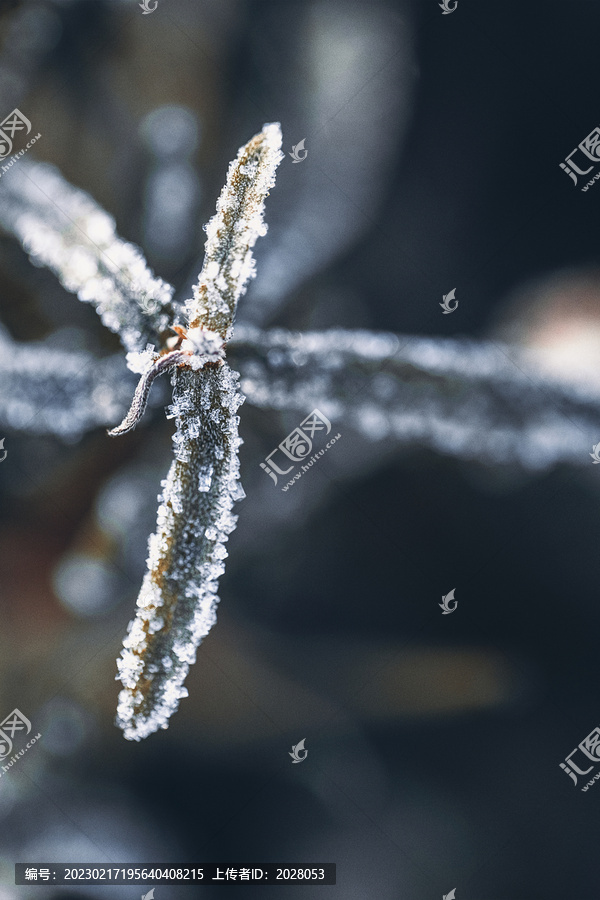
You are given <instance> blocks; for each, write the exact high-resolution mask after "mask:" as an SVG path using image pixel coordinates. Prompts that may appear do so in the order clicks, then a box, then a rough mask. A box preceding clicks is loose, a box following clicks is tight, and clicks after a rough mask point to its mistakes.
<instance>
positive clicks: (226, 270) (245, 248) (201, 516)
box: [111, 124, 283, 741]
mask: <svg viewBox="0 0 600 900" xmlns="http://www.w3.org/2000/svg"><path fill="white" fill-rule="evenodd" d="M280 146H281V130H280V127H279V125H277V124H270V125H265V126H264V128H263V130H262V131H261V132H260V134H257V135H255V137H253V138H252V139H251V140H250V141H249V142H248V144H246V146H245V147H242V148H241V150H240V151H239V152H238V156H237V159H236V160H235V161H234V162H233V163H232V164H231V165H230V167H229V172H228V176H227V184H226V185H225V188H224V189H223V191H222V193H221V196H220V198H219V201H218V204H217V214H216V216H214V217H213V219H211V221H210V223H209V225H208V226H207V235H208V239H207V241H206V256H205V261H204V265H203V268H202V272H201V273H200V279H199V283H198V286H197V287H196V288H195V290H194V299H193V300H190V301H189V302H188V303H187V304H186V309H187V313H188V328H187V329H183V328H181V327H179V326H174V327H173V330H175V331H176V332H177V333H178V335H179V338H178V340H177V341H176V346H175V347H173V348H170V347H169V346H167V348H166V350H167V351H170V352H166V353H165V352H163V353H162V354H161V355H159V356H158V357H156V356H155V355H154V354H153V353H152V350H153V348H152V347H149V348H147V349H146V351H143V352H142V353H138V354H137V357H138V358H137V359H135V358H133V357H135V355H136V354H129V360H128V361H129V364H130V366H131V367H132V368H137V371H142V372H143V374H142V378H141V380H140V382H139V384H138V386H137V389H136V392H135V396H134V400H133V403H132V406H131V409H130V411H129V413H128V414H127V416H126V417H125V419H124V420H123V422H122V423H121V425H120V426H119V427H118V428H116V429H114V430H113V432H111V433H112V434H113V435H116V434H124V433H125V432H126V431H129V430H130V429H131V428H133V427H135V424H136V423H137V422H138V421H139V418H140V416H141V415H142V413H143V411H144V407H145V404H146V401H147V398H148V393H149V391H150V388H151V386H152V382H153V381H154V379H155V378H156V377H157V376H158V375H160V374H161V373H162V372H165V371H173V385H174V392H173V405H172V407H171V412H172V414H173V415H174V416H175V418H176V424H177V428H176V431H175V435H174V437H173V443H174V446H175V459H174V461H173V463H172V465H171V468H170V471H169V474H168V477H167V479H166V481H164V482H163V493H162V495H161V496H160V497H159V508H158V516H157V525H156V533H155V534H154V535H152V536H151V538H150V543H149V557H148V571H147V573H146V576H145V578H144V582H143V584H142V588H141V591H140V595H139V597H138V601H137V606H138V611H137V615H136V617H135V619H134V620H133V622H131V623H130V625H129V630H128V634H127V637H126V638H125V640H124V642H123V651H122V653H121V658H120V659H119V660H118V668H119V674H118V676H117V677H118V679H120V681H121V682H122V684H123V689H122V690H121V693H120V694H119V703H118V709H117V724H118V725H119V726H120V727H121V728H122V729H123V733H124V735H125V737H126V738H127V739H128V740H136V741H139V740H141V739H142V738H144V737H147V736H148V735H149V734H152V732H154V731H156V730H157V729H159V728H167V726H168V722H169V717H170V716H171V715H172V714H173V713H174V712H175V710H176V709H177V707H178V705H179V700H180V699H181V698H182V697H185V696H187V690H186V689H185V687H184V686H183V682H184V680H185V677H186V675H187V672H188V669H189V666H190V664H191V663H193V662H194V660H195V658H196V649H197V647H198V645H199V644H200V641H201V640H202V638H203V637H204V636H205V635H206V634H208V632H209V631H210V628H211V627H212V625H213V624H214V621H215V618H216V606H217V603H218V596H217V588H218V579H219V577H220V575H222V573H223V571H224V563H223V560H224V559H225V557H226V556H227V551H226V550H225V546H224V545H225V542H226V541H227V539H228V536H229V533H230V532H231V531H233V529H234V528H235V524H236V517H235V516H233V515H232V513H231V509H232V506H233V503H234V501H236V500H239V499H241V498H242V497H243V496H244V491H243V489H242V486H241V484H240V481H239V459H238V448H239V445H240V444H241V439H240V438H239V436H238V422H239V416H237V415H235V413H236V412H237V409H238V407H239V406H240V404H241V403H242V402H243V397H242V395H241V394H240V392H239V390H238V384H237V382H238V377H239V376H238V375H237V373H236V372H232V370H231V369H230V368H229V366H228V365H227V363H226V362H224V347H225V342H226V341H227V340H228V339H229V337H230V336H231V332H232V327H233V318H234V315H235V310H236V305H237V302H238V300H239V298H240V297H241V296H242V294H243V293H244V291H245V288H246V285H247V283H248V280H249V279H250V277H251V276H252V274H253V262H252V247H253V246H254V244H255V242H256V239H257V238H258V237H259V235H261V234H264V233H265V231H266V226H265V225H264V223H263V212H264V200H265V197H266V195H267V194H268V191H269V188H271V187H272V186H273V184H274V181H275V169H276V168H277V166H278V164H279V162H280V161H281V159H282V158H283V154H282V153H281V152H280Z"/></svg>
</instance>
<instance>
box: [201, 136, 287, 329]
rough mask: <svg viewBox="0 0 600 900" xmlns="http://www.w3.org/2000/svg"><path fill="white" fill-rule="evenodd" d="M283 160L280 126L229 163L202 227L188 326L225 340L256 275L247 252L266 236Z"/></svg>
mask: <svg viewBox="0 0 600 900" xmlns="http://www.w3.org/2000/svg"><path fill="white" fill-rule="evenodd" d="M282 159H283V153H282V152H281V128H280V126H279V124H278V123H276V122H275V123H272V124H270V125H264V126H263V130H262V131H261V132H259V134H256V135H254V137H253V138H252V139H251V140H250V141H248V143H247V144H245V145H244V146H243V147H241V148H240V149H239V151H238V155H237V157H236V159H234V161H233V162H232V163H231V164H230V166H229V171H228V173H227V181H226V184H225V186H224V188H223V190H222V191H221V195H220V197H219V199H218V201H217V212H216V214H215V215H214V216H213V217H212V219H211V220H210V222H209V223H208V225H207V226H206V234H207V239H206V244H205V256H204V263H203V266H202V271H201V272H200V276H199V278H198V284H197V285H196V286H195V287H194V295H193V298H192V300H189V301H188V303H187V310H188V316H189V322H190V327H191V328H199V327H202V328H206V329H208V330H210V331H214V332H216V333H217V334H220V335H221V337H222V338H223V340H225V341H226V340H228V339H229V338H230V336H231V333H232V329H233V320H234V317H235V311H236V308H237V304H238V301H239V299H240V297H241V296H242V295H243V294H244V292H245V290H246V287H247V285H248V282H249V280H250V279H251V278H253V277H254V275H255V269H254V259H253V255H252V248H253V247H254V245H255V243H256V241H257V239H258V238H259V237H260V236H261V235H264V234H266V232H267V226H266V224H265V222H264V210H265V198H266V197H267V196H268V193H269V190H270V189H271V188H272V187H273V185H274V184H275V170H276V169H277V166H278V165H279V163H280V162H281V160H282Z"/></svg>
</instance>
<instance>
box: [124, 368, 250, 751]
mask: <svg viewBox="0 0 600 900" xmlns="http://www.w3.org/2000/svg"><path fill="white" fill-rule="evenodd" d="M173 377H174V383H175V390H174V395H173V405H172V407H171V410H172V414H173V415H175V417H176V423H177V430H176V433H175V436H174V438H173V441H174V445H175V460H174V461H173V463H172V465H171V468H170V471H169V474H168V476H167V479H166V481H164V482H163V492H162V496H160V497H159V508H158V517H157V529H156V533H155V534H154V535H152V536H151V538H150V541H149V558H148V572H147V573H146V576H145V578H144V581H143V584H142V588H141V591H140V595H139V598H138V601H137V605H138V611H137V615H136V617H135V619H134V620H133V622H132V623H131V624H130V626H129V631H128V634H127V637H126V638H125V640H124V642H123V651H122V654H121V658H120V659H119V660H118V667H119V675H118V677H119V679H120V680H121V682H122V683H123V689H122V691H121V693H120V695H119V704H118V710H117V724H118V725H119V726H120V728H122V729H123V732H124V735H125V737H126V738H127V739H128V740H136V741H139V740H141V739H142V738H145V737H147V736H148V735H149V734H152V733H153V732H154V731H156V730H157V729H159V728H166V727H167V725H168V721H169V717H170V716H171V715H172V714H173V713H174V712H175V711H176V709H177V707H178V705H179V700H180V699H181V698H182V697H186V696H187V690H186V689H185V688H184V687H183V682H184V680H185V677H186V675H187V672H188V669H189V666H190V664H192V663H193V662H194V661H195V658H196V649H197V647H198V645H199V644H200V642H201V640H202V638H203V637H205V635H206V634H208V632H209V631H210V629H211V627H212V625H213V624H214V622H215V619H216V606H217V603H218V596H217V587H218V579H219V577H220V576H221V575H222V573H223V571H224V568H225V566H224V559H225V557H226V556H227V551H226V550H225V542H226V541H227V539H228V536H229V534H230V532H231V531H233V529H234V528H235V525H236V521H237V517H236V516H234V515H232V513H231V509H232V506H233V503H234V501H235V500H239V499H241V498H242V497H243V496H244V492H243V490H242V486H241V483H240V481H239V460H238V447H239V445H240V444H241V439H240V438H239V437H238V421H239V417H238V416H237V415H236V414H235V413H236V411H237V409H238V407H239V406H240V404H241V403H242V397H241V395H240V393H239V391H238V387H237V379H238V376H237V374H236V373H234V372H232V371H231V369H230V368H229V366H228V365H226V364H224V365H218V364H217V365H213V366H209V367H206V368H205V369H203V370H202V371H200V372H193V371H191V370H189V369H185V370H183V369H182V370H178V371H177V372H176V374H175V375H174V376H173Z"/></svg>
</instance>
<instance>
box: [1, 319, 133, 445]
mask: <svg viewBox="0 0 600 900" xmlns="http://www.w3.org/2000/svg"><path fill="white" fill-rule="evenodd" d="M131 390H132V378H131V375H130V374H129V373H128V372H127V369H126V367H125V360H124V359H123V357H122V356H121V355H120V354H119V355H118V356H111V357H108V358H105V359H96V358H94V357H93V356H91V354H89V353H86V352H84V351H71V352H67V351H64V350H61V349H58V348H57V347H56V346H55V345H54V344H53V343H52V341H40V342H39V343H30V344H20V343H17V342H16V341H13V340H12V339H11V338H10V337H9V336H8V334H7V333H6V332H5V331H4V330H3V329H0V425H2V426H8V427H9V428H12V429H14V430H15V431H25V432H28V433H30V434H54V435H57V436H58V437H62V438H65V439H70V440H73V439H76V438H78V437H80V436H81V435H82V434H84V433H85V432H86V431H89V430H90V429H92V428H97V427H98V426H100V425H108V424H109V423H111V422H114V421H115V419H118V418H119V416H120V415H121V414H122V412H123V410H124V409H125V408H126V407H127V404H128V401H129V399H130V395H131Z"/></svg>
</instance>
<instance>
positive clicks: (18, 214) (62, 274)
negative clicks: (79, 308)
mask: <svg viewBox="0 0 600 900" xmlns="http://www.w3.org/2000/svg"><path fill="white" fill-rule="evenodd" d="M0 226H1V227H2V228H4V229H5V230H6V231H8V232H10V233H11V234H14V235H15V237H17V238H18V239H19V240H20V241H21V243H22V244H23V247H24V248H25V250H26V251H27V253H28V254H29V256H30V257H31V260H32V262H33V263H34V264H35V265H37V266H48V268H49V269H51V270H52V271H53V272H54V273H55V274H56V275H57V276H58V278H59V279H60V281H61V284H63V285H64V287H65V288H66V289H67V290H68V291H71V292H72V293H74V294H77V296H78V298H79V299H80V300H82V301H83V302H84V303H91V304H92V305H93V306H94V307H95V308H96V311H97V312H98V314H99V315H100V317H101V319H102V321H103V323H104V325H106V327H107V328H109V329H110V330H111V331H115V332H117V333H118V335H119V337H120V338H121V342H122V343H123V345H124V347H125V348H126V350H128V351H134V350H137V351H140V350H143V349H144V348H145V346H146V344H148V343H150V344H154V345H155V346H161V345H162V343H163V339H164V336H165V333H166V331H167V329H168V327H169V325H170V324H171V323H172V322H173V321H174V320H175V318H176V316H177V313H178V312H179V310H177V309H176V308H175V306H174V305H173V302H172V298H173V288H172V287H171V286H170V285H168V284H166V283H165V282H164V281H162V279H160V278H156V277H155V276H154V275H153V274H152V272H151V271H150V269H149V268H148V266H147V265H146V262H145V260H144V257H143V255H142V253H141V251H140V250H139V249H138V248H137V247H135V246H134V245H133V244H129V243H127V242H125V241H123V240H121V238H119V237H118V235H117V234H116V231H115V222H114V219H112V218H111V216H109V215H108V213H106V212H105V211H104V210H103V209H102V208H101V207H99V206H98V205H97V204H96V203H95V201H94V200H92V198H91V197H90V196H89V194H86V193H85V192H84V191H81V190H79V189H78V188H75V187H73V185H71V184H69V182H68V181H66V180H65V179H64V178H63V177H62V175H61V174H60V173H59V172H58V171H57V169H55V168H54V167H53V166H50V165H47V164H45V163H35V162H31V161H30V160H27V159H25V158H24V159H20V160H19V165H18V166H14V167H13V168H12V169H11V170H10V171H9V172H6V173H4V175H3V177H2V179H1V180H0Z"/></svg>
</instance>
